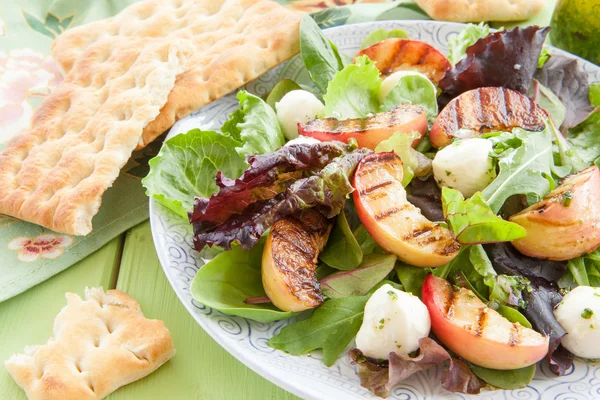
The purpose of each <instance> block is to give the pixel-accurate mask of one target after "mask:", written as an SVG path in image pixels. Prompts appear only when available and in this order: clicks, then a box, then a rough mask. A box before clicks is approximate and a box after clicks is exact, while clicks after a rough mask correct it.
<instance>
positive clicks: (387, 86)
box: [379, 71, 437, 103]
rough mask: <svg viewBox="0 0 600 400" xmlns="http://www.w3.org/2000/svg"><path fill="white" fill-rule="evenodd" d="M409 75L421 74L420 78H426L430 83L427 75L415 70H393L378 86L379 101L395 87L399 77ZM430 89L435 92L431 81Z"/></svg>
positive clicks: (383, 99) (382, 100)
mask: <svg viewBox="0 0 600 400" xmlns="http://www.w3.org/2000/svg"><path fill="white" fill-rule="evenodd" d="M411 75H414V76H421V77H422V78H425V80H427V81H428V82H429V83H431V81H430V80H429V78H427V76H425V75H423V74H422V73H420V72H417V71H397V72H394V73H393V74H391V75H390V76H388V77H387V78H385V79H384V80H383V82H381V86H380V87H379V101H380V102H381V103H383V102H384V101H385V98H386V97H387V96H388V94H390V92H391V91H392V89H393V88H395V87H396V85H397V84H398V82H400V79H402V78H404V77H405V76H411ZM431 89H432V90H433V93H434V95H435V94H436V92H437V89H436V88H435V85H434V84H433V83H431Z"/></svg>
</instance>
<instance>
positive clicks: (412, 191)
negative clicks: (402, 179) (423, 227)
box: [407, 175, 444, 221]
mask: <svg viewBox="0 0 600 400" xmlns="http://www.w3.org/2000/svg"><path fill="white" fill-rule="evenodd" d="M408 190H409V194H408V196H407V199H408V201H409V202H410V203H412V204H413V205H415V206H416V207H419V209H420V210H421V213H422V214H423V215H424V216H425V218H427V219H428V220H430V221H443V220H444V211H443V208H442V191H441V190H440V188H439V186H438V185H437V183H435V179H434V178H433V175H431V176H430V177H429V178H427V179H426V180H421V179H413V180H412V181H411V182H410V184H409V185H408Z"/></svg>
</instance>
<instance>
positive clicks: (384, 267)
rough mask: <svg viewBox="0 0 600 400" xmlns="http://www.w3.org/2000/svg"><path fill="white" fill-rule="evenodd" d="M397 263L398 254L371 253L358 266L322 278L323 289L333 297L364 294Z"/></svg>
mask: <svg viewBox="0 0 600 400" xmlns="http://www.w3.org/2000/svg"><path fill="white" fill-rule="evenodd" d="M395 263H396V256H395V255H393V254H371V255H369V256H366V257H365V258H364V260H363V262H362V263H361V264H360V265H359V266H358V268H355V269H353V270H351V271H342V272H337V273H335V274H332V275H329V276H327V277H326V278H325V279H322V280H321V282H320V283H321V290H322V291H323V294H325V296H327V297H329V298H331V299H335V298H339V297H347V296H364V295H366V294H367V293H369V291H370V290H371V289H373V287H375V285H377V284H378V283H379V282H381V281H382V280H383V279H385V278H386V277H387V276H388V275H389V273H390V272H392V270H393V269H394V264H395Z"/></svg>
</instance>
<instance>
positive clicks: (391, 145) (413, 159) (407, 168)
mask: <svg viewBox="0 0 600 400" xmlns="http://www.w3.org/2000/svg"><path fill="white" fill-rule="evenodd" d="M420 136H421V135H420V134H419V133H418V132H411V133H402V132H396V133H394V134H393V135H392V136H390V137H389V138H388V139H386V140H382V141H381V142H379V144H378V145H377V147H375V151H376V152H378V153H379V152H390V151H393V152H394V153H396V154H397V155H398V156H399V157H400V159H401V160H402V170H403V171H404V174H403V175H402V186H404V187H406V186H408V184H409V183H410V181H411V180H412V178H413V177H414V176H415V174H414V171H415V170H416V169H417V168H418V167H419V159H418V158H417V156H418V155H417V151H416V150H415V149H413V147H412V143H413V141H414V140H415V139H417V138H418V137H420Z"/></svg>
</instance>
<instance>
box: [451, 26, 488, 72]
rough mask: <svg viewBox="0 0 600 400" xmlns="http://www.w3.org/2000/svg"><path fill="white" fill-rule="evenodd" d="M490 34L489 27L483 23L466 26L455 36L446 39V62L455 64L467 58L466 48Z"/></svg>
mask: <svg viewBox="0 0 600 400" xmlns="http://www.w3.org/2000/svg"><path fill="white" fill-rule="evenodd" d="M489 34H490V27H489V26H488V25H487V24H484V23H483V22H480V23H479V24H478V25H475V24H467V26H465V28H464V29H463V30H462V31H461V32H460V33H459V34H458V35H456V36H452V37H451V38H449V39H448V60H450V62H451V63H452V64H456V63H457V62H459V61H460V60H462V59H463V58H465V57H466V56H467V47H470V46H471V45H474V44H475V42H477V41H478V40H479V39H481V38H484V37H486V36H487V35H489Z"/></svg>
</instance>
